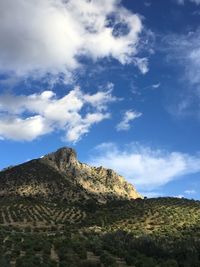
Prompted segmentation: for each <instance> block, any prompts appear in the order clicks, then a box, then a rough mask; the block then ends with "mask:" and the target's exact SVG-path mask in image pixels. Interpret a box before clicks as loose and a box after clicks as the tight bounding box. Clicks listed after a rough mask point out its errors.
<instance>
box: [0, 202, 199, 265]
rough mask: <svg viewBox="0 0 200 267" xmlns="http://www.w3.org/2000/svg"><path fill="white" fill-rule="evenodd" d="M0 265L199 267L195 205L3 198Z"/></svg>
mask: <svg viewBox="0 0 200 267" xmlns="http://www.w3.org/2000/svg"><path fill="white" fill-rule="evenodd" d="M0 266H1V267H3V266H16V267H27V266H29V267H32V266H35V267H36V266H37V267H38V266H42V267H49V266H50V267H51V266H52V267H54V266H55V267H68V266H69V267H70V266H72V267H76V266H83V267H84V266H105V267H106V266H132V267H134V266H135V267H176V266H178V267H190V266H191V267H199V266H200V202H199V201H193V200H186V199H176V198H157V199H144V200H141V199H137V200H134V201H116V200H115V201H110V202H109V203H107V204H106V205H103V204H101V205H99V204H97V203H96V202H95V201H93V200H88V201H87V202H86V203H81V204H80V203H77V204H73V206H72V205H69V204H67V203H66V204H65V203H52V202H44V201H42V200H41V201H35V200H33V199H30V198H20V199H17V200H16V199H15V200H13V199H10V200H8V199H6V200H5V199H4V198H2V199H1V200H0Z"/></svg>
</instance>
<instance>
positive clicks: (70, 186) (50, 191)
mask: <svg viewBox="0 0 200 267" xmlns="http://www.w3.org/2000/svg"><path fill="white" fill-rule="evenodd" d="M0 196H2V197H3V196H26V197H36V198H38V197H40V198H48V199H57V200H58V199H59V200H67V201H68V202H74V201H81V200H85V199H90V198H93V199H96V200H98V201H99V202H106V200H107V199H120V198H121V199H136V198H142V196H141V195H140V194H139V193H138V192H137V191H136V189H135V188H134V187H133V185H131V184H129V183H128V182H126V180H125V179H124V177H122V176H120V175H118V174H117V173H115V172H114V171H113V170H111V169H105V168H103V167H90V166H88V165H87V164H84V163H81V162H79V161H78V160H77V155H76V152H75V150H73V149H72V148H68V147H64V148H61V149H59V150H57V151H56V152H53V153H50V154H48V155H45V156H44V157H42V158H39V159H34V160H31V161H29V162H26V163H23V164H21V165H18V166H15V167H11V168H8V169H6V170H3V171H1V172H0Z"/></svg>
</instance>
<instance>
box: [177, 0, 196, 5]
mask: <svg viewBox="0 0 200 267" xmlns="http://www.w3.org/2000/svg"><path fill="white" fill-rule="evenodd" d="M186 1H187V0H177V3H178V4H180V5H184V3H185V2H186ZM189 1H190V2H192V3H194V4H197V5H199V4H200V0H189Z"/></svg>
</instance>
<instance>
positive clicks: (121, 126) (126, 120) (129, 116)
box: [116, 110, 142, 131]
mask: <svg viewBox="0 0 200 267" xmlns="http://www.w3.org/2000/svg"><path fill="white" fill-rule="evenodd" d="M141 116H142V113H140V112H137V111H132V110H127V111H126V112H125V113H124V115H123V118H122V121H121V122H120V123H118V124H117V126H116V129H117V131H127V130H129V129H130V127H131V126H130V122H131V121H133V120H135V119H137V118H139V117H141Z"/></svg>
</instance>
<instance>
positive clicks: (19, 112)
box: [0, 84, 117, 142]
mask: <svg viewBox="0 0 200 267" xmlns="http://www.w3.org/2000/svg"><path fill="white" fill-rule="evenodd" d="M105 89H106V90H104V91H99V92H97V93H96V94H87V93H84V92H83V91H81V89H80V88H78V87H76V88H74V89H73V90H71V91H70V92H69V93H68V94H66V95H64V96H63V97H60V98H59V97H57V96H56V94H55V93H54V92H53V91H44V92H42V93H36V94H31V95H20V96H14V95H0V136H1V138H7V139H12V140H16V141H19V140H25V141H32V140H34V139H35V138H37V137H39V136H42V135H45V134H47V133H51V132H53V131H62V132H64V139H65V140H66V141H69V142H76V141H78V140H79V139H80V138H81V137H82V136H83V135H84V134H86V133H88V132H89V130H90V128H91V126H92V125H94V124H96V123H99V122H101V121H102V120H105V119H108V118H109V117H110V115H111V114H110V113H109V112H108V111H107V107H108V104H109V103H111V102H113V101H116V100H117V98H115V97H114V96H112V89H110V84H108V88H105Z"/></svg>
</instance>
